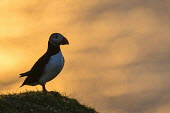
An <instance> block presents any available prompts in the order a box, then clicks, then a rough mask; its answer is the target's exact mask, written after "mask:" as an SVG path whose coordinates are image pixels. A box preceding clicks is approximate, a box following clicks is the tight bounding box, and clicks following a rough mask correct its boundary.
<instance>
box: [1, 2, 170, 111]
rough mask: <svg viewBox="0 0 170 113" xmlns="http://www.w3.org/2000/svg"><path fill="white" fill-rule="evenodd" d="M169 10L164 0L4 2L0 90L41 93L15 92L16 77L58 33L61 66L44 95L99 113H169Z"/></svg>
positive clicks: (30, 87)
mask: <svg viewBox="0 0 170 113" xmlns="http://www.w3.org/2000/svg"><path fill="white" fill-rule="evenodd" d="M169 6H170V2H169V1H168V0H164V1H161V2H160V1H158V0H149V1H142V0H101V1H100V2H99V1H98V0H93V1H91V0H86V1H82V0H50V1H45V0H42V1H36V0H35V1H33V0H32V1H23V0H12V1H11V0H1V1H0V14H1V15H0V92H2V93H7V92H20V91H25V90H26V89H27V90H37V89H38V90H41V87H40V86H36V87H32V86H24V87H22V88H19V86H20V85H21V84H22V82H23V81H24V78H19V74H20V73H23V72H26V71H28V70H29V69H30V68H31V67H32V66H33V64H34V63H35V62H36V61H37V59H38V58H39V57H41V56H42V55H43V54H44V52H45V51H46V49H47V42H48V38H49V36H50V34H51V33H54V32H59V33H61V34H63V35H64V36H65V37H67V39H68V40H69V42H70V45H68V46H62V47H61V49H62V52H63V55H64V57H65V67H64V69H63V71H62V72H61V73H60V75H59V76H58V77H57V78H55V79H54V80H53V81H50V82H49V83H47V89H48V90H56V91H60V92H64V93H66V94H68V95H71V96H72V97H75V98H78V99H79V100H81V101H82V102H83V103H87V104H89V105H92V106H93V105H94V107H96V109H97V110H98V111H100V112H102V113H114V112H115V113H168V112H167V111H168V110H169V108H168V107H169V106H170V105H169V104H168V102H167V100H168V99H169V95H168V94H169V89H170V88H169V86H170V83H169V79H170V76H169V73H170V71H169V70H170V63H169V61H170V60H169V59H170V52H169V51H170V38H169V36H170V32H169V28H170V27H169V26H170V25H169V24H170V23H169V12H170V8H169ZM145 103H146V104H145ZM155 109H156V111H155Z"/></svg>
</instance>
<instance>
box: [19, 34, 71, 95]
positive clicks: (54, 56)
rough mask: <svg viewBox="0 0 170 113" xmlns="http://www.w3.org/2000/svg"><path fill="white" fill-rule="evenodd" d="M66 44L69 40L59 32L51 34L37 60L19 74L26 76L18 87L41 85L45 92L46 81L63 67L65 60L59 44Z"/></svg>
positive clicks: (52, 77)
mask: <svg viewBox="0 0 170 113" xmlns="http://www.w3.org/2000/svg"><path fill="white" fill-rule="evenodd" d="M68 44H69V41H68V40H67V39H66V38H65V37H64V36H63V35H61V34H60V33H53V34H51V36H50V37H49V41H48V49H47V51H46V52H45V54H44V55H43V56H42V57H40V58H39V59H38V60H37V62H36V63H35V64H34V65H33V67H32V68H31V69H30V70H29V71H27V72H25V73H21V74H20V77H26V79H25V81H24V82H23V83H22V85H21V86H20V87H22V86H24V85H29V86H36V85H41V86H42V91H43V92H47V90H46V87H45V85H46V83H47V82H49V81H51V80H52V79H54V78H55V77H56V76H57V75H58V74H59V73H60V72H61V70H62V69H63V67H64V62H65V61H64V57H63V54H62V52H61V49H60V45H68Z"/></svg>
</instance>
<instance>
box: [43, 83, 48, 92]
mask: <svg viewBox="0 0 170 113" xmlns="http://www.w3.org/2000/svg"><path fill="white" fill-rule="evenodd" d="M42 89H43V90H42V91H43V92H45V93H46V92H47V90H46V88H45V84H43V85H42Z"/></svg>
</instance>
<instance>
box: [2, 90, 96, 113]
mask: <svg viewBox="0 0 170 113" xmlns="http://www.w3.org/2000/svg"><path fill="white" fill-rule="evenodd" d="M0 113H97V112H96V111H95V110H94V109H92V108H90V107H87V106H85V105H81V104H80V103H79V102H78V101H77V100H75V99H72V98H68V97H66V96H62V95H61V94H59V93H58V92H49V93H48V94H43V93H42V92H25V93H20V94H8V95H0Z"/></svg>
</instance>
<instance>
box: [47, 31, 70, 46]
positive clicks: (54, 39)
mask: <svg viewBox="0 0 170 113" xmlns="http://www.w3.org/2000/svg"><path fill="white" fill-rule="evenodd" d="M48 43H50V44H52V45H54V46H59V45H68V44H69V42H68V40H67V39H66V38H65V37H64V36H63V35H61V34H60V33H53V34H51V36H50V39H49V41H48Z"/></svg>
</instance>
